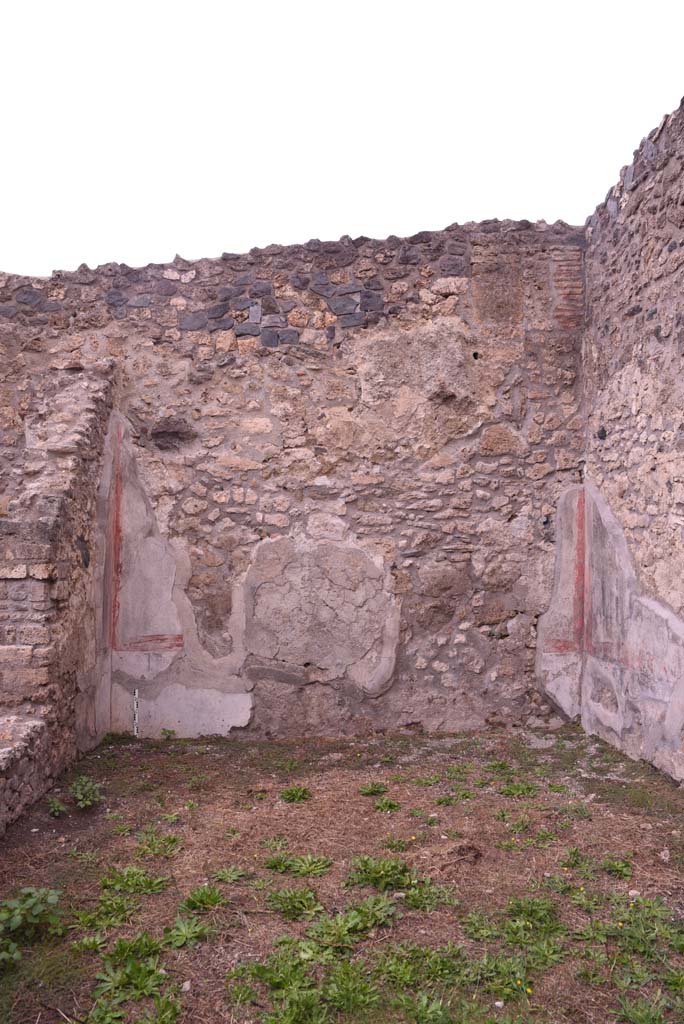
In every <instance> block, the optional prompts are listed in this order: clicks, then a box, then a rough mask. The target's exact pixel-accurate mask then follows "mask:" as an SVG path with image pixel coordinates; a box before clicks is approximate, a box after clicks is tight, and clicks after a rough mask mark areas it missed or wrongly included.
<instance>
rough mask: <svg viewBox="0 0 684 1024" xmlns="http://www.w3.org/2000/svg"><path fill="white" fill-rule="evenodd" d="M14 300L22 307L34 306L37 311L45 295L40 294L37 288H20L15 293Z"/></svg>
mask: <svg viewBox="0 0 684 1024" xmlns="http://www.w3.org/2000/svg"><path fill="white" fill-rule="evenodd" d="M14 299H15V301H16V302H18V303H20V305H22V306H32V307H33V308H34V309H35V307H36V306H39V305H40V303H41V301H42V299H43V293H42V292H39V291H38V289H37V288H20V289H19V290H18V291H17V292H15V295H14Z"/></svg>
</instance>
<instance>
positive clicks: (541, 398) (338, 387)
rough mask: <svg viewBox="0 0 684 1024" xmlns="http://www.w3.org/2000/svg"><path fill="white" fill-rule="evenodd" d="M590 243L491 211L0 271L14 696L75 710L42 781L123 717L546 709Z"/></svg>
mask: <svg viewBox="0 0 684 1024" xmlns="http://www.w3.org/2000/svg"><path fill="white" fill-rule="evenodd" d="M584 244H585V243H584V235H583V232H582V231H578V230H577V229H573V228H570V227H568V226H567V225H564V224H562V223H558V224H556V225H553V226H547V225H544V224H539V225H531V224H529V223H526V222H523V223H513V222H502V223H499V222H491V223H486V224H480V225H470V226H467V227H465V228H463V227H456V226H455V227H453V228H449V229H447V230H445V231H442V232H436V233H429V232H425V233H421V234H419V235H416V236H414V237H413V238H411V239H399V238H390V239H387V240H385V241H383V242H375V241H371V240H368V239H356V240H354V241H352V240H351V239H342V240H341V241H339V242H335V243H321V242H311V243H309V244H307V245H305V246H297V247H290V248H282V247H278V246H272V247H270V248H269V249H266V250H261V251H254V252H252V253H250V254H247V255H245V256H233V255H230V254H224V256H223V257H222V258H221V259H216V260H201V261H199V262H197V263H188V262H186V261H184V260H182V259H180V258H177V259H176V260H175V261H174V263H173V264H172V265H170V266H150V267H147V268H144V269H135V270H134V269H131V268H128V267H125V266H118V265H111V266H106V267H101V268H99V270H97V271H90V270H88V269H87V268H85V267H83V268H80V269H79V270H78V271H76V272H75V273H68V274H67V273H57V274H54V275H53V276H52V278H50V279H46V280H27V279H24V278H16V277H11V276H8V275H4V276H2V277H0V340H1V341H2V344H3V345H4V349H5V352H6V356H7V359H6V365H7V367H8V372H7V375H6V378H5V382H4V385H5V386H6V388H7V390H6V392H5V394H4V400H3V415H4V416H5V418H6V421H7V431H6V434H5V435H4V440H5V441H6V443H5V444H4V446H3V448H2V461H0V472H1V474H2V483H3V499H2V500H3V502H4V505H3V513H4V515H3V517H1V518H0V526H1V527H2V528H3V529H4V531H5V533H4V535H5V536H7V537H8V544H9V547H8V548H7V550H6V552H5V554H6V556H7V557H6V559H5V564H6V569H5V572H6V574H7V578H6V579H5V580H4V581H3V582H4V585H5V587H6V593H7V595H8V598H7V599H8V604H7V609H8V613H7V614H8V617H9V619H8V621H9V622H11V623H12V625H11V628H10V627H8V631H7V633H6V635H5V646H4V648H3V649H2V651H1V652H0V657H3V658H4V659H6V661H7V664H8V665H9V664H11V665H12V668H13V671H12V672H10V673H6V674H5V676H4V677H3V682H2V692H3V701H4V702H5V704H6V706H7V707H8V709H9V711H10V712H11V714H12V715H16V714H17V713H18V711H17V709H19V710H20V713H21V715H26V714H28V715H29V717H31V716H33V717H34V718H36V717H38V718H41V719H43V720H45V722H46V723H48V725H49V727H50V729H53V732H54V735H55V737H56V736H57V734H58V733H59V736H60V740H59V742H57V740H56V739H55V746H54V750H55V756H54V758H51V759H50V760H51V762H53V763H52V764H51V765H50V766H46V777H47V774H48V773H49V771H53V770H56V768H57V767H58V766H61V765H62V764H63V763H65V761H66V760H68V755H67V754H64V753H62V752H61V751H62V749H63V747H64V746H65V745H66V747H67V748H68V749H69V750H71V751H72V753H74V752H75V750H76V747H77V746H78V744H80V745H81V746H86V745H88V744H89V743H92V742H95V740H96V738H97V737H98V736H101V735H102V734H103V732H105V731H107V730H116V731H128V732H134V733H137V734H138V735H141V736H145V735H148V736H157V735H160V733H161V732H162V730H164V729H173V730H174V731H175V732H176V733H177V734H179V735H196V734H201V733H210V732H220V733H228V732H229V731H231V730H233V729H237V730H239V731H247V732H251V733H256V734H261V735H277V736H282V735H288V734H294V733H298V734H301V733H302V732H305V731H306V732H312V733H319V734H320V733H324V734H333V735H334V734H337V735H344V734H351V733H355V732H359V731H364V730H370V729H395V728H398V727H402V726H416V727H420V728H424V729H433V730H434V729H458V728H469V727H475V726H479V725H483V724H484V723H486V722H488V721H501V720H513V721H518V720H521V719H522V718H523V717H526V716H529V715H530V713H534V711H535V707H537V706H538V704H539V698H538V695H537V694H536V692H534V685H533V684H534V680H533V665H534V642H535V622H536V618H537V616H538V615H539V613H540V612H541V611H542V610H543V608H544V607H545V606H546V604H547V603H548V599H549V595H550V591H551V583H552V573H553V526H552V515H553V509H554V507H555V505H556V501H557V499H558V496H559V495H560V493H561V492H562V491H563V490H564V489H565V488H566V487H567V486H569V485H570V484H572V483H574V482H577V480H578V479H579V475H578V474H579V466H580V460H581V454H582V436H583V431H582V420H581V417H580V415H579V403H580V393H579V356H580V347H581V335H582V329H583V324H584V265H583V259H584ZM48 366H49V370H48V369H46V367H48ZM20 527H21V536H22V537H24V536H25V538H26V544H33V545H34V548H35V552H34V548H31V552H32V553H35V561H36V562H38V560H40V564H41V565H43V564H44V565H45V566H47V568H44V569H43V570H40V571H42V572H44V573H45V574H46V576H45V578H44V579H43V578H35V576H36V573H37V572H38V570H36V569H34V568H33V567H32V565H30V564H29V556H28V553H27V552H28V548H24V547H21V546H20V545H19V543H18V540H17V537H18V536H19V534H18V533H14V532H13V531H18V530H19V528H20ZM53 567H54V568H53ZM20 601H23V602H25V611H26V616H29V618H30V621H31V623H33V625H32V627H31V628H32V630H33V632H31V634H30V636H29V634H28V633H27V632H26V627H25V626H24V625H23V620H22V622H21V623H20V619H21V615H24V605H22V607H21V610H20V608H19V604H18V603H17V602H20ZM13 602H14V603H13ZM31 602H34V603H31ZM36 602H37V603H36ZM12 659H15V660H14V661H13V660H12ZM17 659H18V660H17ZM22 659H23V660H22ZM40 659H42V661H41V660H40ZM38 708H40V712H39V713H38ZM23 721H24V720H23V719H22V723H23ZM22 727H23V726H22ZM17 728H19V726H17ZM51 735H53V734H52V733H51ZM57 751H60V752H59V753H58V752H57ZM34 788H35V787H34Z"/></svg>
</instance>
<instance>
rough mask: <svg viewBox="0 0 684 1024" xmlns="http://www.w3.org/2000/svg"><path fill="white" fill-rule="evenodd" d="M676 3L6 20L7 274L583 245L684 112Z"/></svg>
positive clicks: (19, 1)
mask: <svg viewBox="0 0 684 1024" xmlns="http://www.w3.org/2000/svg"><path fill="white" fill-rule="evenodd" d="M683 29H684V5H683V4H682V3H681V0H668V2H664V0H650V2H648V3H646V4H644V3H639V4H636V3H632V2H630V0H623V2H620V3H617V2H613V0H593V2H591V3H588V2H586V0H572V2H569V3H567V2H566V3H560V2H558V0H556V2H554V0H544V2H532V0H502V2H498V0H489V2H488V0H470V2H467V3H462V2H460V0H451V2H448V0H412V2H411V3H407V2H405V0H344V2H338V0H317V2H308V0H280V2H266V0H261V2H259V0H251V2H250V0H243V2H242V3H235V2H230V0H222V2H221V0H214V2H213V3H212V2H206V0H185V2H183V3H178V2H175V0H137V2H129V0H117V2H107V3H105V2H103V0H88V2H80V0H5V2H4V4H3V5H2V16H1V19H0V32H1V33H2V56H1V57H0V90H1V91H0V96H2V106H1V108H0V109H1V111H2V113H1V115H0V185H1V186H2V192H1V195H2V207H1V210H2V217H1V220H0V270H5V271H14V272H17V273H26V274H36V275H42V274H48V273H50V272H51V271H52V270H53V269H65V270H66V269H73V268H75V267H76V266H78V264H80V263H83V262H85V263H88V264H89V265H90V266H96V265H97V264H99V263H105V262H108V261H110V260H117V261H120V262H125V263H128V264H130V265H132V266H137V265H141V264H145V263H149V262H163V261H167V260H170V259H172V258H173V256H174V254H175V253H176V252H178V253H180V254H181V255H182V256H185V257H186V258H188V259H194V258H197V257H200V256H217V255H220V253H221V252H223V251H237V252H241V251H245V250H247V249H250V248H251V247H252V246H254V245H260V246H261V245H268V244H269V243H271V242H281V243H290V242H302V241H306V240H308V239H309V238H324V239H325V238H339V236H340V235H342V234H350V235H352V236H355V235H359V234H364V235H370V236H373V237H380V238H382V237H385V236H386V235H388V234H396V235H405V234H411V233H413V232H415V231H419V230H423V229H436V228H441V227H445V226H446V225H447V224H451V223H453V222H454V221H461V222H464V221H467V220H481V219H483V218H487V217H501V218H504V217H512V218H523V217H526V218H528V219H530V220H537V219H540V218H545V219H546V220H550V221H553V220H556V219H557V218H562V219H564V220H568V221H570V222H574V223H578V224H582V223H584V220H585V218H586V216H587V215H588V214H589V213H591V212H592V210H593V209H594V207H595V206H596V205H597V203H599V202H600V201H601V200H602V199H603V198H604V196H605V193H606V192H607V190H608V188H609V187H610V186H611V185H612V184H613V183H614V182H615V181H616V180H617V178H618V174H619V171H620V168H621V167H622V166H623V165H624V164H626V163H629V162H630V161H631V157H632V151H633V150H634V149H635V148H636V146H637V145H638V143H639V141H640V140H641V138H642V137H643V136H644V135H645V134H647V133H648V132H649V131H650V130H651V129H652V128H654V127H655V126H656V125H657V124H658V123H659V121H660V119H661V117H662V115H663V114H664V113H667V112H669V111H670V110H673V109H674V108H676V107H677V106H678V105H679V101H680V98H681V96H682V94H683V93H684V61H683V60H682V41H683V38H684V35H683V32H682V30H683Z"/></svg>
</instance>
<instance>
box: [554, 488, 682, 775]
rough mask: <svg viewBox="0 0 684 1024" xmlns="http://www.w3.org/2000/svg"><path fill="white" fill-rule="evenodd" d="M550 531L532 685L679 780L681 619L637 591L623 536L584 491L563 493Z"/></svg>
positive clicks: (601, 504)
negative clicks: (545, 603) (551, 574)
mask: <svg viewBox="0 0 684 1024" xmlns="http://www.w3.org/2000/svg"><path fill="white" fill-rule="evenodd" d="M557 530H558V536H559V544H558V556H557V562H556V580H555V586H554V592H553V599H552V602H551V606H550V608H549V610H548V611H547V612H546V613H545V614H544V615H543V616H542V617H541V619H540V622H539V635H538V647H537V660H538V669H539V675H540V678H541V681H542V685H543V686H544V688H545V690H546V692H547V693H548V694H549V695H550V696H551V697H552V698H553V699H554V700H555V702H556V703H557V704H558V706H559V707H560V708H561V709H562V710H563V711H564V712H565V714H567V715H569V716H570V717H573V718H574V717H577V716H580V718H581V722H582V725H583V726H584V728H585V729H586V730H587V732H589V733H593V734H596V735H599V736H602V737H603V738H604V739H606V740H608V742H610V743H613V744H614V745H615V746H618V747H620V748H621V749H622V750H625V751H626V752H627V753H628V754H629V755H630V756H631V757H635V758H643V759H645V760H647V761H651V762H652V763H653V764H655V765H657V766H658V767H659V768H662V769H664V770H665V771H667V772H668V773H669V774H670V775H672V776H673V777H675V778H678V779H684V620H682V619H680V618H679V617H678V616H677V615H675V613H674V612H673V611H672V609H670V608H668V607H667V606H666V605H664V604H662V603H661V602H659V601H655V600H654V599H652V598H649V597H647V596H645V595H644V594H643V593H642V592H641V589H640V585H639V582H638V580H637V576H636V573H635V571H634V566H633V562H632V557H631V555H630V552H629V550H628V547H627V542H626V539H625V535H624V532H623V530H622V528H621V527H620V524H619V523H618V521H617V520H616V518H615V516H614V515H613V514H612V512H611V511H610V509H609V508H608V506H607V504H606V502H605V501H604V500H603V498H602V497H601V496H600V494H599V493H598V492H597V491H596V489H595V488H594V487H593V486H591V485H590V484H585V485H584V486H582V487H574V488H572V489H571V490H569V491H567V492H566V494H564V495H563V498H562V500H561V502H560V505H559V510H558V526H557Z"/></svg>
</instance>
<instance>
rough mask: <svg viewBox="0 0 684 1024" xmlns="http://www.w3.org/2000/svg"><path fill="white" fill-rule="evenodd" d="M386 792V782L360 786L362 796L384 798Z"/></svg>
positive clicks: (368, 783)
mask: <svg viewBox="0 0 684 1024" xmlns="http://www.w3.org/2000/svg"><path fill="white" fill-rule="evenodd" d="M386 792H387V786H386V785H385V783H384V782H367V783H366V784H365V785H364V786H359V793H360V794H361V796H382V794H383V793H386Z"/></svg>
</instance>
